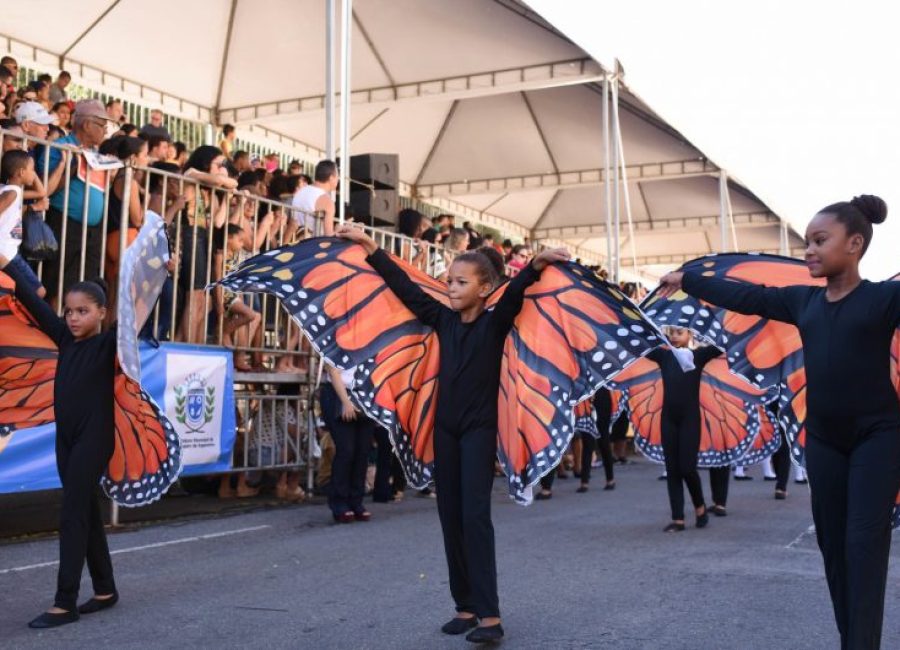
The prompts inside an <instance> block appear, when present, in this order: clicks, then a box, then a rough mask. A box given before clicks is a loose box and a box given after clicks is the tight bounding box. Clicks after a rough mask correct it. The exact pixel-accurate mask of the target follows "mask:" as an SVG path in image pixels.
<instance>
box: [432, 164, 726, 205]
mask: <svg viewBox="0 0 900 650" xmlns="http://www.w3.org/2000/svg"><path fill="white" fill-rule="evenodd" d="M716 174H718V168H717V167H715V166H714V165H713V164H712V163H710V162H708V161H705V160H680V161H677V162H666V163H647V164H643V165H629V166H628V167H626V168H625V175H626V176H627V178H628V181H629V182H632V183H634V182H637V183H641V182H644V181H669V180H678V179H682V178H698V177H702V176H715V175H716ZM611 177H612V173H611V171H610V173H607V172H606V170H605V169H603V168H600V169H580V170H574V171H561V172H557V173H550V174H526V175H524V176H506V177H500V178H482V179H473V180H460V181H448V182H446V183H434V184H431V185H421V184H420V185H417V186H416V187H417V190H418V195H419V197H421V198H428V197H430V196H457V195H463V194H493V193H496V192H528V191H532V190H547V189H568V188H574V187H596V186H601V185H603V186H605V185H606V183H607V179H608V178H611Z"/></svg>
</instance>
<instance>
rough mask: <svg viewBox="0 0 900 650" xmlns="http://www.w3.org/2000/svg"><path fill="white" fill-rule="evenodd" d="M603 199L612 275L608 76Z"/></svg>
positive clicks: (605, 79) (605, 80)
mask: <svg viewBox="0 0 900 650" xmlns="http://www.w3.org/2000/svg"><path fill="white" fill-rule="evenodd" d="M601 119H602V120H603V198H604V200H605V201H606V206H605V209H604V217H605V218H606V266H607V273H612V197H611V196H610V191H611V187H610V182H609V172H610V169H609V75H604V77H603V116H602V118H601Z"/></svg>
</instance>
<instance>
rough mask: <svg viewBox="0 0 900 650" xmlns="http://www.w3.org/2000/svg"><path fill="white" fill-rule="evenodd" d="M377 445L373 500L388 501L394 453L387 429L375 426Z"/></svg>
mask: <svg viewBox="0 0 900 650" xmlns="http://www.w3.org/2000/svg"><path fill="white" fill-rule="evenodd" d="M375 445H376V446H377V447H378V451H377V456H376V457H375V487H374V488H373V489H372V500H373V501H378V502H381V503H386V502H387V501H389V500H390V498H391V466H392V459H393V458H394V453H393V451H392V450H391V441H390V438H389V437H388V432H387V429H385V428H384V427H378V426H376V427H375Z"/></svg>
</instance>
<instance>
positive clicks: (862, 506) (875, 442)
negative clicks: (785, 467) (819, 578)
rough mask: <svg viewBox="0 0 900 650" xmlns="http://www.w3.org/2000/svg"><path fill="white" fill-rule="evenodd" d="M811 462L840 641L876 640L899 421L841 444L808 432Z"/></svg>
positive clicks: (897, 478)
mask: <svg viewBox="0 0 900 650" xmlns="http://www.w3.org/2000/svg"><path fill="white" fill-rule="evenodd" d="M806 467H807V472H808V476H809V485H810V491H811V500H812V511H813V521H814V522H815V524H816V538H817V540H818V542H819V549H820V550H821V551H822V557H823V559H824V560H825V577H826V579H827V580H828V590H829V591H830V592H831V602H832V605H833V606H834V618H835V621H836V622H837V627H838V631H839V632H840V635H841V648H845V649H848V648H849V649H852V650H860V649H864V648H866V649H867V648H878V647H879V646H880V644H881V625H882V619H883V618H884V592H885V584H886V583H887V570H888V555H889V553H890V549H891V523H890V519H891V511H892V509H893V506H894V500H895V498H896V496H897V490H898V488H900V429H898V428H897V427H896V426H889V427H883V428H880V429H876V430H874V431H872V432H870V433H868V434H865V435H863V436H862V437H860V438H859V439H858V440H857V441H856V442H855V443H854V444H853V445H852V446H851V447H850V448H843V449H842V448H839V447H837V446H834V445H832V444H829V443H828V442H825V441H823V440H820V439H818V438H816V437H814V436H811V435H807V436H806Z"/></svg>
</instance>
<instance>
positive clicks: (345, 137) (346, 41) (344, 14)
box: [338, 0, 353, 223]
mask: <svg viewBox="0 0 900 650" xmlns="http://www.w3.org/2000/svg"><path fill="white" fill-rule="evenodd" d="M341 23H342V29H341V169H340V181H339V185H338V189H339V191H340V193H341V204H340V206H338V222H339V223H344V219H345V214H344V205H345V204H346V203H347V201H349V200H350V180H349V176H348V172H349V170H350V41H351V40H353V39H352V38H351V37H352V36H353V0H341Z"/></svg>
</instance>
